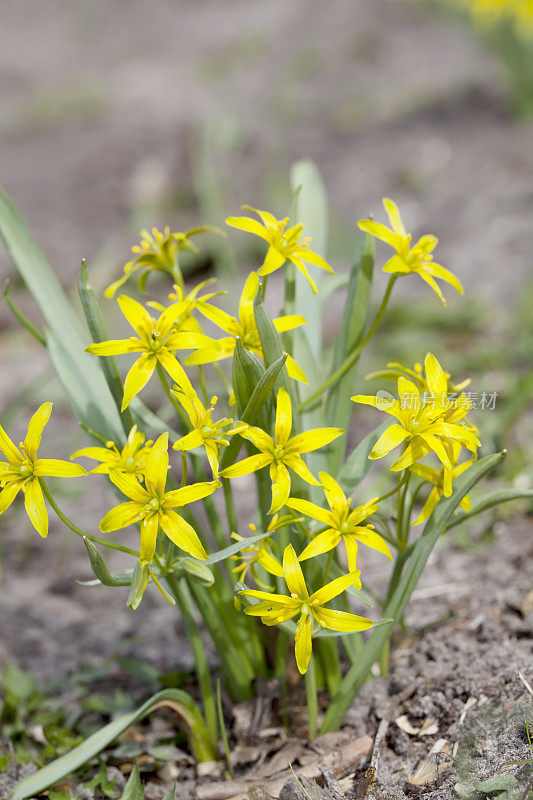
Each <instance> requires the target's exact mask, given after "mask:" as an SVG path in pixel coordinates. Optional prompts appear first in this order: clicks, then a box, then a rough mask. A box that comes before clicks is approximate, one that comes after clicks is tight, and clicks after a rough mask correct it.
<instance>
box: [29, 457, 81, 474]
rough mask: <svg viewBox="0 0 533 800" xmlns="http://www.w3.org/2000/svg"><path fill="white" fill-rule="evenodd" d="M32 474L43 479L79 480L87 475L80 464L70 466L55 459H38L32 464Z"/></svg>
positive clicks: (68, 463)
mask: <svg viewBox="0 0 533 800" xmlns="http://www.w3.org/2000/svg"><path fill="white" fill-rule="evenodd" d="M33 474H34V475H35V476H40V475H42V476H44V477H56V476H57V477H61V478H79V477H81V476H82V475H87V472H86V471H85V470H84V468H83V467H82V466H81V465H80V464H71V463H70V462H68V461H61V460H59V459H57V458H38V459H37V461H36V462H35V464H34V469H33Z"/></svg>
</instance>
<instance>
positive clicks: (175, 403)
mask: <svg viewBox="0 0 533 800" xmlns="http://www.w3.org/2000/svg"><path fill="white" fill-rule="evenodd" d="M157 374H158V375H159V380H160V381H161V385H162V387H163V389H164V392H165V394H166V396H167V397H168V399H169V400H170V402H171V403H172V405H173V406H174V409H175V411H176V412H177V414H178V416H179V417H180V418H181V421H182V422H183V423H184V425H185V427H186V428H190V427H191V425H190V422H189V420H188V419H187V417H186V416H185V412H184V411H183V409H182V407H181V405H180V404H179V402H178V401H177V400H176V398H175V397H174V395H173V394H172V392H171V391H170V386H169V385H168V381H167V378H166V375H165V373H164V372H163V367H162V366H161V364H160V363H159V361H158V362H157Z"/></svg>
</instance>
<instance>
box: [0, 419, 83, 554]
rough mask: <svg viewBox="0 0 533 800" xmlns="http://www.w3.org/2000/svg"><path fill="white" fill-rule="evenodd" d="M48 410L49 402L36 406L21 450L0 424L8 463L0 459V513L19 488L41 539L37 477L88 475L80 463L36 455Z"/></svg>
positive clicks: (43, 514) (43, 521)
mask: <svg viewBox="0 0 533 800" xmlns="http://www.w3.org/2000/svg"><path fill="white" fill-rule="evenodd" d="M51 413H52V403H43V404H42V406H39V408H38V409H37V411H36V412H35V414H34V415H33V417H32V418H31V419H30V422H29V425H28V432H27V434H26V438H25V439H24V441H23V442H21V443H20V445H19V446H20V450H19V449H18V447H15V445H14V444H13V442H12V441H11V439H10V438H9V436H8V435H7V433H6V432H5V430H4V429H3V428H2V426H0V451H1V452H2V453H3V454H4V456H5V457H6V458H7V463H6V462H4V461H0V487H1V491H0V514H3V513H4V511H6V510H7V509H8V508H9V506H10V505H11V503H12V502H13V500H14V499H15V497H16V496H17V494H18V493H19V492H20V490H21V489H22V491H23V492H24V505H25V508H26V513H27V515H28V517H29V519H30V522H31V524H32V525H33V527H34V528H35V530H36V531H37V533H38V534H40V535H41V536H42V537H43V539H46V537H47V536H48V513H47V511H46V506H45V504H44V497H43V492H42V489H41V486H40V484H39V478H48V477H56V476H57V477H62V478H77V477H80V476H81V475H86V474H87V473H86V472H85V470H84V469H83V467H81V466H80V465H79V464H70V463H69V462H68V461H61V460H59V459H56V458H38V457H37V450H38V448H39V445H40V444H41V437H42V435H43V430H44V427H45V425H46V424H47V422H48V420H49V419H50V414H51Z"/></svg>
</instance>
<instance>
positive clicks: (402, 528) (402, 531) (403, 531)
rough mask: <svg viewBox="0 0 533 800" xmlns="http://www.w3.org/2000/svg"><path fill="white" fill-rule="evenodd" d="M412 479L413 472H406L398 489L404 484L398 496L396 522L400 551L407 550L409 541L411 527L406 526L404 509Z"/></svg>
mask: <svg viewBox="0 0 533 800" xmlns="http://www.w3.org/2000/svg"><path fill="white" fill-rule="evenodd" d="M405 472H407V476H406V475H405ZM410 477H411V472H409V471H408V470H405V471H404V474H403V475H402V477H401V478H400V482H399V484H398V488H400V487H401V486H402V484H403V489H401V491H400V494H399V495H398V519H397V521H396V526H397V527H396V533H397V536H398V545H399V547H400V550H403V549H405V547H406V546H407V541H408V539H409V525H408V524H407V525H404V507H405V499H406V495H407V487H408V485H409V479H410Z"/></svg>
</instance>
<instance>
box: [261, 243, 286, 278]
mask: <svg viewBox="0 0 533 800" xmlns="http://www.w3.org/2000/svg"><path fill="white" fill-rule="evenodd" d="M286 260H287V258H286V257H285V256H284V255H283V253H280V251H279V250H278V249H277V248H275V247H269V248H268V250H267V254H266V256H265V260H264V262H263V265H262V267H261V269H258V270H257V274H258V275H261V276H264V275H270V274H271V273H272V272H275V271H276V270H277V269H279V268H280V267H282V266H283V264H284V263H285V261H286Z"/></svg>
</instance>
